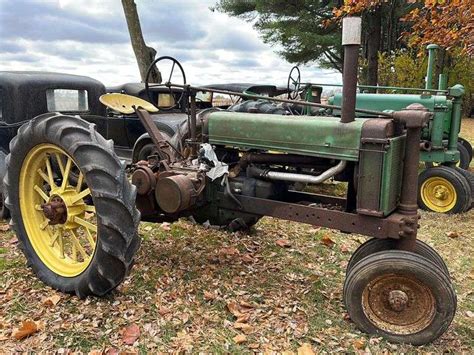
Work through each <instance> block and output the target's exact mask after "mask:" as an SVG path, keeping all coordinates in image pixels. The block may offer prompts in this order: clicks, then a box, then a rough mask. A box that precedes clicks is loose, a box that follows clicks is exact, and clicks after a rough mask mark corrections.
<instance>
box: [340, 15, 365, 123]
mask: <svg viewBox="0 0 474 355" xmlns="http://www.w3.org/2000/svg"><path fill="white" fill-rule="evenodd" d="M361 28H362V26H361V18H360V17H346V18H344V19H343V20H342V45H343V46H344V68H343V73H342V84H343V87H342V109H341V122H342V123H349V122H352V121H354V119H355V107H356V91H357V70H358V59H359V46H360V42H361Z"/></svg>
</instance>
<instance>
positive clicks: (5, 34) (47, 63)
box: [0, 0, 341, 86]
mask: <svg viewBox="0 0 474 355" xmlns="http://www.w3.org/2000/svg"><path fill="white" fill-rule="evenodd" d="M135 2H136V4H137V8H138V14H139V16H140V21H141V25H142V30H143V35H144V37H145V41H146V42H147V45H149V46H152V47H154V48H155V49H156V50H157V51H158V56H164V55H168V56H173V57H175V58H176V59H178V60H179V61H180V62H181V63H182V65H183V67H184V70H185V73H186V76H187V81H188V83H191V84H193V85H205V84H214V83H226V82H227V83H230V82H251V83H262V84H270V83H272V84H278V85H283V84H286V80H287V77H288V73H289V71H290V69H291V68H292V66H293V65H292V64H290V63H288V62H286V61H285V60H284V59H282V58H281V57H279V56H278V54H277V51H278V47H276V46H271V45H269V44H265V43H263V41H262V39H261V38H260V36H259V33H258V32H257V31H256V30H255V29H254V28H253V27H252V24H251V23H248V22H246V21H244V20H241V19H238V18H233V17H229V16H227V15H226V14H222V13H219V12H213V11H211V10H210V7H211V6H212V5H214V4H215V2H216V0H179V1H177V0H136V1H135ZM300 69H301V75H302V80H303V81H306V82H309V81H312V82H318V83H340V82H341V76H340V74H338V73H336V72H334V71H331V70H326V69H320V68H318V67H317V65H315V64H312V65H310V66H304V67H300ZM0 70H35V71H38V70H39V71H52V72H63V73H71V74H81V75H86V76H90V77H93V78H95V79H98V80H100V81H102V82H103V83H104V84H105V85H109V86H110V85H118V84H123V83H126V82H137V81H140V75H139V71H138V67H137V64H136V61H135V57H134V54H133V50H132V47H131V44H130V37H129V34H128V30H127V25H126V21H125V16H124V14H123V9H122V5H121V1H120V0H80V1H79V0H0Z"/></svg>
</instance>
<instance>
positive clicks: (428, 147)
mask: <svg viewBox="0 0 474 355" xmlns="http://www.w3.org/2000/svg"><path fill="white" fill-rule="evenodd" d="M431 149H433V144H432V143H431V142H430V141H423V142H420V150H424V151H425V152H431Z"/></svg>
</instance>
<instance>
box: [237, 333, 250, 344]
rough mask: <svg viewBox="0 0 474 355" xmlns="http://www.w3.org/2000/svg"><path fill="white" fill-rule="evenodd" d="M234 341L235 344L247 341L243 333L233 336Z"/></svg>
mask: <svg viewBox="0 0 474 355" xmlns="http://www.w3.org/2000/svg"><path fill="white" fill-rule="evenodd" d="M234 341H235V342H236V343H237V344H241V343H244V342H246V341H247V337H246V336H245V335H243V334H239V335H236V336H235V337H234Z"/></svg>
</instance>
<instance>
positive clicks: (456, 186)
mask: <svg viewBox="0 0 474 355" xmlns="http://www.w3.org/2000/svg"><path fill="white" fill-rule="evenodd" d="M418 190H419V191H418V205H419V206H420V207H421V208H423V209H425V210H428V211H433V212H440V213H461V212H464V211H467V209H469V207H470V205H471V196H472V191H471V185H470V183H469V181H468V180H467V179H466V177H465V176H464V175H463V174H462V173H460V172H459V170H458V169H457V168H451V167H448V166H437V167H434V168H429V169H426V170H424V171H422V172H421V174H420V175H419V177H418Z"/></svg>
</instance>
